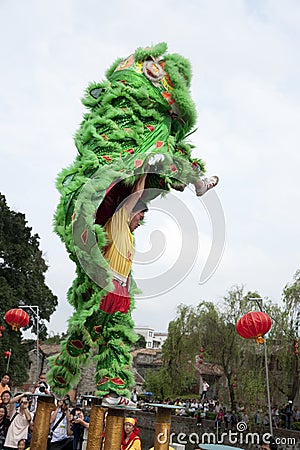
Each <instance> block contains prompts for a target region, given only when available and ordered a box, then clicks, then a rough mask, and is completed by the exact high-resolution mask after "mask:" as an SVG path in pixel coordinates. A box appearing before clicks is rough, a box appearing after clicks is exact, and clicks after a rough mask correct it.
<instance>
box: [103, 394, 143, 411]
mask: <svg viewBox="0 0 300 450" xmlns="http://www.w3.org/2000/svg"><path fill="white" fill-rule="evenodd" d="M101 405H102V406H129V407H131V408H136V403H134V402H133V401H131V400H130V399H129V398H126V397H122V396H120V397H114V396H113V395H111V394H108V395H106V396H105V397H104V398H103V399H102V404H101Z"/></svg>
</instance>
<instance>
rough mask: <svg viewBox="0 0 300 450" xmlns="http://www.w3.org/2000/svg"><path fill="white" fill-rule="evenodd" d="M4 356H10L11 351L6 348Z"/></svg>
mask: <svg viewBox="0 0 300 450" xmlns="http://www.w3.org/2000/svg"><path fill="white" fill-rule="evenodd" d="M3 355H4V358H8V357H9V356H10V355H11V352H10V351H9V350H6V351H5V352H3Z"/></svg>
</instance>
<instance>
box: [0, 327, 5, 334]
mask: <svg viewBox="0 0 300 450" xmlns="http://www.w3.org/2000/svg"><path fill="white" fill-rule="evenodd" d="M3 331H5V327H4V326H3V325H0V337H2V333H3Z"/></svg>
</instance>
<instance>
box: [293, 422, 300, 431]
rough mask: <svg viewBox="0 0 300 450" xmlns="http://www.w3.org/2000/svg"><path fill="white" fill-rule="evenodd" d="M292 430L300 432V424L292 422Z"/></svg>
mask: <svg viewBox="0 0 300 450" xmlns="http://www.w3.org/2000/svg"><path fill="white" fill-rule="evenodd" d="M292 430H296V431H300V422H294V423H293V424H292Z"/></svg>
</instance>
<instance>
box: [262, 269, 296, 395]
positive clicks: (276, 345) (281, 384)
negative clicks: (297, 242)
mask: <svg viewBox="0 0 300 450" xmlns="http://www.w3.org/2000/svg"><path fill="white" fill-rule="evenodd" d="M282 300H283V307H279V306H276V307H273V308H271V307H270V306H269V307H266V310H267V312H268V313H269V314H270V316H271V317H272V319H273V326H272V329H271V333H270V338H271V339H272V354H273V355H274V357H275V358H274V364H276V367H274V368H273V367H272V369H277V370H273V371H272V372H274V375H275V374H276V376H274V379H273V385H274V388H275V389H277V390H278V391H279V392H281V393H282V394H283V395H284V397H285V400H287V399H290V400H294V399H295V398H296V396H297V395H298V394H299V387H300V385H299V379H300V363H299V355H298V354H297V353H296V352H295V351H294V350H295V348H294V343H295V340H296V339H298V340H299V332H300V270H298V271H297V272H296V273H295V275H294V277H293V281H292V282H291V283H288V284H286V286H285V287H284V289H283V295H282Z"/></svg>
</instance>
